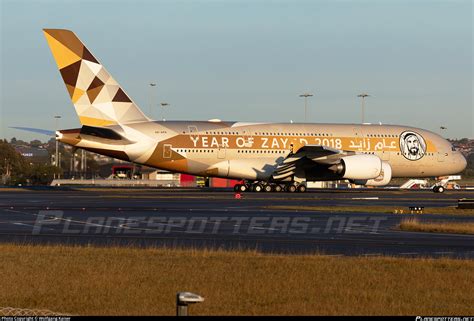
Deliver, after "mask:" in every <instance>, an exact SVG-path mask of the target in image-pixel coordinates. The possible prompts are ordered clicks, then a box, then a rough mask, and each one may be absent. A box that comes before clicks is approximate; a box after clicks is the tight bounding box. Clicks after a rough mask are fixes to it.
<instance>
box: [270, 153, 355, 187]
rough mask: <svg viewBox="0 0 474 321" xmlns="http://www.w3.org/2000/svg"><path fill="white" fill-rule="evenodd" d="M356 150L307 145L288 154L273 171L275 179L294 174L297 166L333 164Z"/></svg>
mask: <svg viewBox="0 0 474 321" xmlns="http://www.w3.org/2000/svg"><path fill="white" fill-rule="evenodd" d="M354 154H355V152H352V151H343V150H339V149H335V148H331V147H328V146H322V145H306V146H303V147H301V148H300V149H298V151H297V152H296V153H294V154H290V155H288V156H287V157H286V158H285V159H284V160H283V161H282V162H281V163H280V164H278V166H277V167H276V169H275V171H274V172H273V174H272V176H273V178H274V179H275V180H281V179H284V178H286V177H288V176H291V175H293V174H294V173H295V172H296V170H297V168H304V167H307V166H314V165H315V164H321V165H322V164H324V165H332V164H337V163H339V162H340V159H341V158H342V157H345V156H348V155H354Z"/></svg>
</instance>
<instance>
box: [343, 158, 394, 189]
mask: <svg viewBox="0 0 474 321" xmlns="http://www.w3.org/2000/svg"><path fill="white" fill-rule="evenodd" d="M391 179H392V167H391V166H390V164H389V163H388V162H385V161H382V172H381V173H380V175H379V176H377V177H376V178H373V179H367V180H352V182H353V183H354V184H357V185H366V186H385V185H387V184H388V183H390V180H391Z"/></svg>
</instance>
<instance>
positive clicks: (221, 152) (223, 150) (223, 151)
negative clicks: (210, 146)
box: [217, 144, 227, 159]
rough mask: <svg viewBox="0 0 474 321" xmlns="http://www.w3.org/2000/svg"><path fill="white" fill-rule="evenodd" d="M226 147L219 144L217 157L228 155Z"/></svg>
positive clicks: (221, 157)
mask: <svg viewBox="0 0 474 321" xmlns="http://www.w3.org/2000/svg"><path fill="white" fill-rule="evenodd" d="M226 150H227V149H226V147H225V146H224V145H222V144H221V145H219V148H218V149H217V158H219V159H225V155H226Z"/></svg>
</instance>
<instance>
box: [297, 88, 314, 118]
mask: <svg viewBox="0 0 474 321" xmlns="http://www.w3.org/2000/svg"><path fill="white" fill-rule="evenodd" d="M300 97H304V121H305V122H307V120H308V97H313V94H310V93H304V94H301V95H300Z"/></svg>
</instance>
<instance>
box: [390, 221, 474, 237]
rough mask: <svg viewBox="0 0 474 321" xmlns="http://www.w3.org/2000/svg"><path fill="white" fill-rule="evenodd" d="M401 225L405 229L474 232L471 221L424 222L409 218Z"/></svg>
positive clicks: (458, 232)
mask: <svg viewBox="0 0 474 321" xmlns="http://www.w3.org/2000/svg"><path fill="white" fill-rule="evenodd" d="M399 227H400V229H401V230H404V231H416V232H436V233H456V234H474V223H469V222H459V223H456V222H422V221H420V220H418V219H416V218H409V219H405V220H403V221H402V222H401V223H400V225H399Z"/></svg>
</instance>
